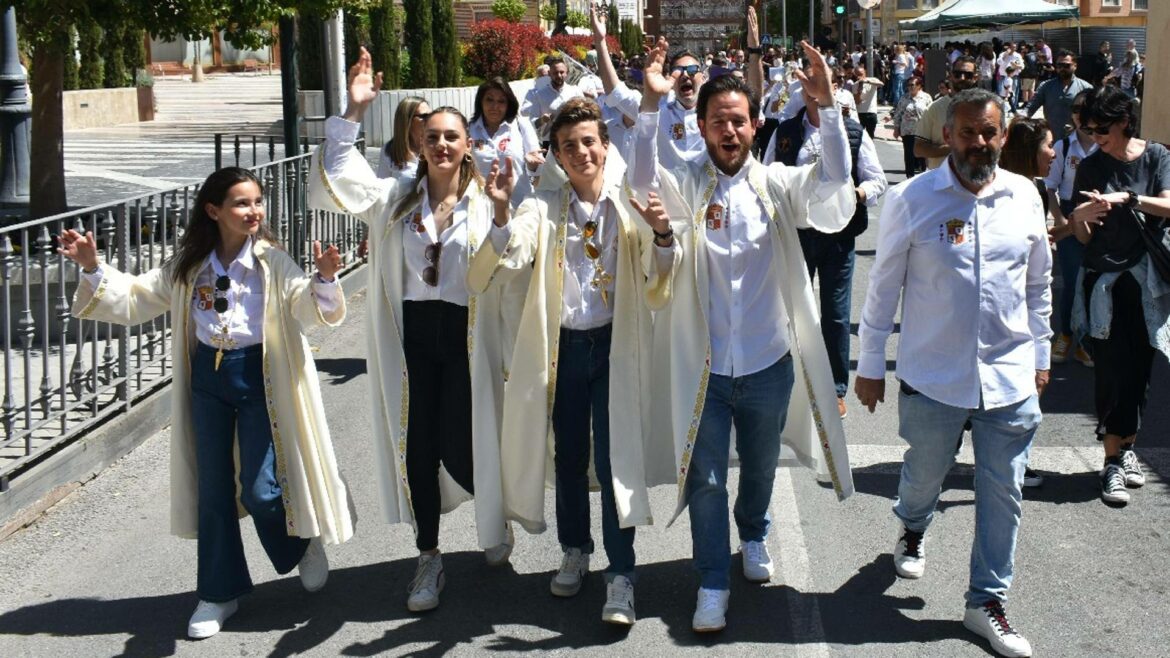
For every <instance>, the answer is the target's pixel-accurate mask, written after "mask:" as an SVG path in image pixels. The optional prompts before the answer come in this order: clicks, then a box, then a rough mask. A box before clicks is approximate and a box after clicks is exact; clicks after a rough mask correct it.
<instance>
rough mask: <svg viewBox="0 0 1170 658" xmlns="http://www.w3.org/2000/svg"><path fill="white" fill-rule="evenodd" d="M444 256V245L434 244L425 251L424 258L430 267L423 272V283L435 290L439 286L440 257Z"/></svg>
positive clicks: (440, 243) (429, 245)
mask: <svg viewBox="0 0 1170 658" xmlns="http://www.w3.org/2000/svg"><path fill="white" fill-rule="evenodd" d="M441 255H443V243H442V242H432V243H430V244H428V245H427V246H426V249H424V250H423V258H426V259H427V262H428V263H430V265H427V267H426V269H424V270H423V283H425V284H427V285H428V286H430V287H432V288H434V287H435V286H437V285H439V256H441Z"/></svg>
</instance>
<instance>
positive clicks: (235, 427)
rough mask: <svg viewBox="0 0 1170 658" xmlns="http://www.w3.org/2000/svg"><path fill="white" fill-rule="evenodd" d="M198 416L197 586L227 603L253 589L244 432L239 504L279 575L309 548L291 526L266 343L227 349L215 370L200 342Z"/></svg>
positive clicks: (195, 385) (194, 397)
mask: <svg viewBox="0 0 1170 658" xmlns="http://www.w3.org/2000/svg"><path fill="white" fill-rule="evenodd" d="M191 415H192V419H193V421H194V425H195V454H196V459H197V461H198V465H199V480H198V481H199V548H198V554H199V576H198V585H197V591H198V593H199V598H200V599H202V600H204V601H214V602H218V603H222V602H225V601H231V600H232V599H235V598H238V597H240V596H242V595H244V594H247V593H248V592H251V591H252V579H251V577H250V576H249V575H248V563H247V561H246V560H245V558H244V545H243V542H242V541H241V539H240V522H239V518H238V514H237V511H236V464H235V458H234V457H233V446H234V444H235V443H236V439H237V436H238V439H239V453H240V488H241V493H240V502H242V503H243V505H244V509H246V510H248V514H250V515H251V516H252V522H253V523H254V524H255V526H256V534H257V535H259V536H260V543H261V545H263V546H264V550H265V552H267V553H268V558H269V559H270V560H272V566H274V567H275V568H276V571H277V573H282V574H284V573H288V572H289V571H292V569H293V567H295V566H297V563H298V562H300V561H301V557H303V556H304V554H305V549H306V548H308V546H309V540H308V539H302V538H300V537H290V536H289V534H288V529H287V525H286V523H285V513H284V502H283V500H282V498H281V490H280V484H278V483H277V480H276V466H275V455H274V453H273V446H272V426H271V425H270V424H269V422H268V404H267V402H266V400H265V396H264V365H263V354H262V348H261V346H260V345H254V346H252V347H246V348H244V349H239V350H231V351H228V352H224V354H223V363H221V364H220V366H219V370H216V369H215V348H212V347H208V346H206V345H203V344H200V345H199V346H198V347H197V348H196V350H195V355H194V357H193V358H192V359H191ZM288 440H290V441H291V440H293V437H291V436H290V437H288Z"/></svg>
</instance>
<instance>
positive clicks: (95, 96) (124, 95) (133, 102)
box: [61, 87, 138, 130]
mask: <svg viewBox="0 0 1170 658" xmlns="http://www.w3.org/2000/svg"><path fill="white" fill-rule="evenodd" d="M61 109H62V111H63V113H64V115H65V120H64V124H65V130H78V129H80V128H101V127H103V126H116V125H118V124H122V123H137V122H138V90H137V89H136V88H134V87H123V88H120V89H80V90H77V91H67V92H64V94H63V95H62V98H61Z"/></svg>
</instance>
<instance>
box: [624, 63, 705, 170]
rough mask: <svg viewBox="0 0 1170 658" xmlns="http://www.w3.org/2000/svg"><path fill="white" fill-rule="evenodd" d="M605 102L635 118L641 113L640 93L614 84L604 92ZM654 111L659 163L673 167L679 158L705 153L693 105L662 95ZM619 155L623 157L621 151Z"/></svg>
mask: <svg viewBox="0 0 1170 658" xmlns="http://www.w3.org/2000/svg"><path fill="white" fill-rule="evenodd" d="M605 102H606V104H607V105H609V106H610V107H614V108H617V109H618V110H620V111H621V112H622V113H623V114H625V115H626V116H628V117H630V118H631V119H634V120H635V121H636V120H637V119H638V115H639V114H640V113H641V110H640V107H641V105H642V94H640V93H639V92H637V91H634V90H633V89H630V88H629V87H627V86H626V85H625V84H618V85H617V86H615V87H614V89H613V91H611V92H610V93H609V94H607V98H606V101H605ZM658 114H659V120H658V157H659V159H660V161H661V162H662V166H663V167H666V168H667V169H671V170H674V169H677V168H678V167H679V166H680V165H681V164H682V163H683V162H695V161H698V160H699V159H701V158H703V157H705V156H706V154H707V144H706V142H704V141H703V135H702V134H701V133H699V120H698V115H697V114H696V113H695V108H693V107H692V108H689V109H688V108H686V107H683V105H682V103H679V102H678V101H677V100H674V98H673V97H663V98H662V100H660V101H659V102H658ZM622 155H623V157H625V153H624V152H623V153H622ZM626 159H627V160H628V159H629V158H626Z"/></svg>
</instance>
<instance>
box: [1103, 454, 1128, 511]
mask: <svg viewBox="0 0 1170 658" xmlns="http://www.w3.org/2000/svg"><path fill="white" fill-rule="evenodd" d="M1101 500H1103V501H1105V502H1107V503H1111V504H1113V505H1125V504H1126V503H1128V502H1129V492H1128V491H1126V490H1125V469H1123V468H1122V466H1121V464H1119V463H1116V462H1106V463H1105V468H1103V469H1101Z"/></svg>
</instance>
